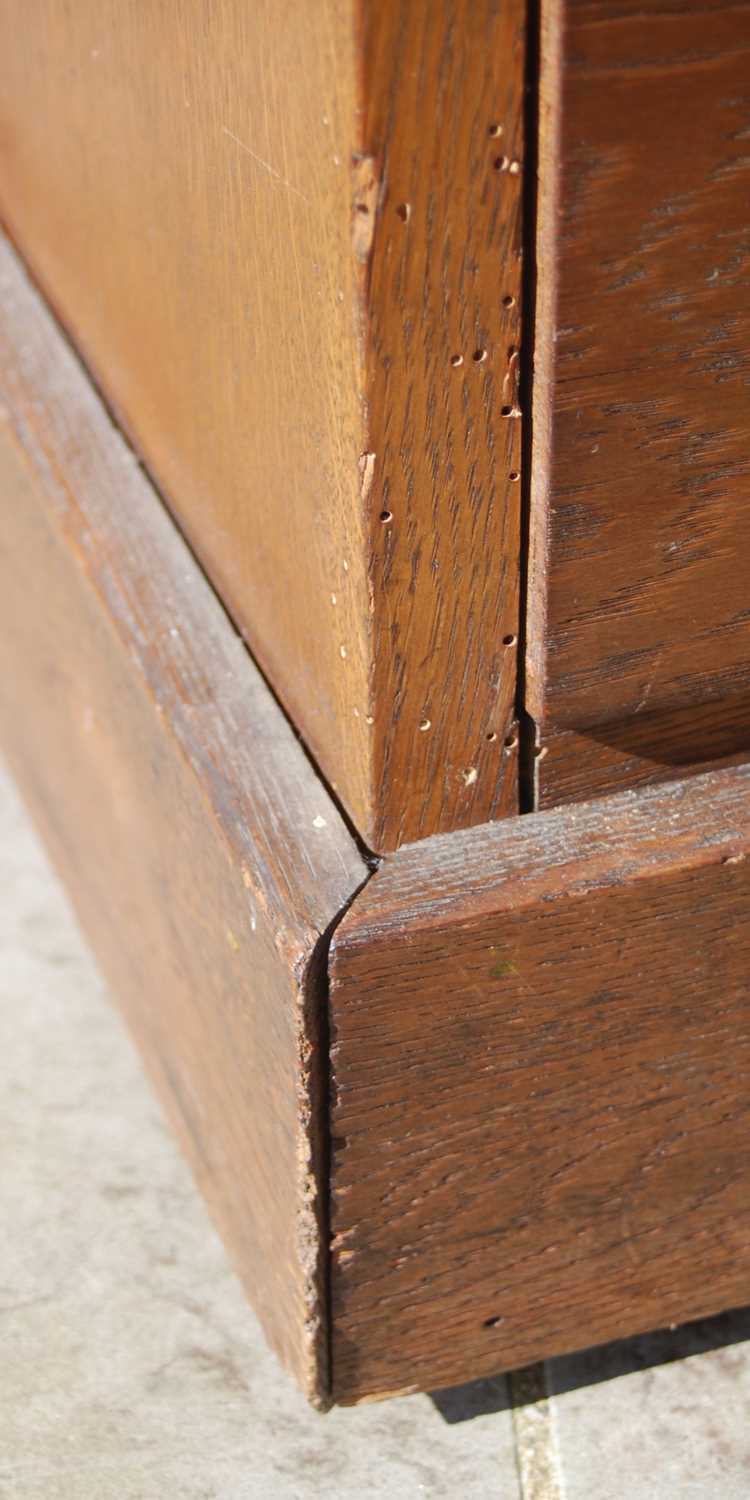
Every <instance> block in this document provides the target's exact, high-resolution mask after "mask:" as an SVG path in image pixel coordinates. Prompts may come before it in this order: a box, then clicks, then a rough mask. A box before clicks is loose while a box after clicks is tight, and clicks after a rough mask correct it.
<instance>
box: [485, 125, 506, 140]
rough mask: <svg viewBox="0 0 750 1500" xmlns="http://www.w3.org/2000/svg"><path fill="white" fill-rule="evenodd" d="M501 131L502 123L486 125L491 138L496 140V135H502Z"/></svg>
mask: <svg viewBox="0 0 750 1500" xmlns="http://www.w3.org/2000/svg"><path fill="white" fill-rule="evenodd" d="M502 133H503V127H502V125H488V127H487V134H488V135H491V136H492V139H493V140H497V137H498V136H499V135H502Z"/></svg>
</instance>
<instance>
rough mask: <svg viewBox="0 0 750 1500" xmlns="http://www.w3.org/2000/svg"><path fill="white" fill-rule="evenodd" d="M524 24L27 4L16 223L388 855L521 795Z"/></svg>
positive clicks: (16, 145)
mask: <svg viewBox="0 0 750 1500" xmlns="http://www.w3.org/2000/svg"><path fill="white" fill-rule="evenodd" d="M21 21H22V24H19V23H20V22H21ZM523 26H524V6H523V3H522V0H477V3H471V4H470V3H469V0H440V3H436V4H429V5H428V4H427V3H426V0H419V3H417V4H414V5H408V6H404V5H402V4H401V3H400V0H384V3H381V4H375V3H374V0H314V3H309V0H292V3H290V4H288V5H286V6H284V7H279V6H277V5H274V4H273V3H272V0H253V3H252V4H246V3H241V0H228V3H226V4H224V5H222V6H221V7H220V8H219V9H217V8H216V7H215V6H212V5H211V4H209V3H208V0H191V3H190V4H188V3H186V0H165V3H162V4H159V5H156V6H153V5H151V6H144V5H142V4H136V3H135V0H126V3H122V0H117V3H115V0H97V3H96V4H94V3H93V0H79V3H77V4H76V5H75V6H64V7H60V6H59V5H56V4H54V3H53V0H29V3H28V4H27V5H25V6H24V9H23V16H22V18H21V17H20V16H19V14H18V12H17V8H16V7H14V6H12V5H9V6H6V7H5V9H4V11H3V13H2V15H1V16H0V47H1V48H2V52H3V69H2V77H1V78H0V207H1V208H2V213H3V215H4V217H5V219H6V221H7V224H8V225H9V226H10V228H11V230H12V233H13V235H14V237H15V239H16V240H17V242H18V243H19V244H20V246H21V247H22V249H23V252H24V254H25V255H26V256H27V257H28V259H29V262H30V264H31V265H32V267H33V269H34V271H35V274H36V275H37V276H38V278H39V280H40V282H41V284H42V286H43V287H44V289H45V291H46V293H47V295H48V296H49V297H50V299H51V301H52V302H53V304H54V306H55V308H56V310H57V311H58V313H59V314H60V316H61V317H62V319H63V320H64V322H65V323H66V325H67V327H68V328H69V330H70V331H71V333H72V335H73V337H74V339H75V341H76V343H77V344H78V345H79V347H80V348H81V350H82V351H83V353H84V355H85V358H86V359H87V361H88V362H89V363H90V365H91V366H92V368H93V369H94V371H95V373H96V375H97V378H98V380H99V381H100V383H101V385H102V387H103V389H104V391H105V392H106V395H107V397H108V399H109V400H110V401H111V402H112V403H113V405H114V408H115V410H116V412H117V414H118V417H119V419H120V420H121V421H122V423H123V425H124V427H125V428H126V429H127V430H128V432H129V434H130V435H131V436H132V439H133V441H134V443H135V445H136V447H137V449H138V450H139V451H140V452H142V453H143V454H144V455H145V457H146V460H147V463H148V465H149V467H150V469H151V470H152V472H153V474H154V475H155V477H156V479H157V481H158V482H159V484H160V485H161V486H162V488H163V491H164V494H165V496H166V498H167V499H168V501H169V503H170V505H171V506H172V507H173V509H174V510H175V512H176V513H177V515H178V517H179V519H180V522H181V524H182V525H184V527H185V530H186V532H187V534H188V535H189V538H190V540H191V542H192V544H193V546H194V547H195V549H196V551H197V553H198V554H199V556H200V557H201V559H202V561H203V562H204V564H205V565H206V567H207V569H208V571H209V573H210V575H211V576H212V577H213V579H214V580H215V581H216V583H217V586H218V588H219V592H220V593H221V596H222V598H223V599H224V600H225V602H226V603H227V605H228V607H229V608H230V610H231V612H232V615H233V617H234V619H235V620H236V621H237V623H238V624H239V626H240V628H241V630H242V632H243V633H244V634H245V636H246V637H247V639H248V641H249V642H250V644H251V647H252V649H253V651H254V653H256V655H257V657H258V659H259V661H260V663H261V664H262V666H263V668H264V670H265V671H266V672H267V674H268V676H269V678H270V679H271V681H272V683H273V685H274V688H275V690H276V691H277V692H278V694H279V695H280V697H281V698H282V700H283V702H284V704H285V706H286V707H287V709H288V711H289V713H290V716H291V717H292V719H293V721H294V722H295V723H296V724H297V725H298V727H299V728H300V730H301V731H302V733H303V735H304V737H305V739H306V741H307V743H308V744H309V745H310V747H311V748H312V750H313V753H314V755H315V757H316V759H317V761H318V763H319V764H320V766H321V767H322V770H323V772H324V774H325V775H326V777H327V778H328V779H329V781H330V782H331V783H332V784H333V786H334V788H335V790H336V791H337V793H338V794H339V796H340V797H341V798H342V800H343V802H344V803H345V804H346V806H347V808H348V809H349V811H350V813H351V815H352V817H353V819H354V821H355V823H356V824H357V826H358V828H359V830H360V832H361V833H362V835H363V837H364V839H365V840H366V841H367V842H368V843H369V844H370V845H371V846H373V847H376V848H378V849H391V848H394V847H396V846H397V845H398V844H399V843H400V842H402V841H403V840H410V839H416V838H419V837H422V836H424V835H427V834H430V833H432V832H435V831H437V830H440V829H446V828H453V827H463V826H466V825H469V824H472V823H481V822H483V821H485V820H486V819H487V818H490V817H496V816H499V815H502V814H503V813H505V812H509V811H515V808H516V756H515V748H514V742H515V733H514V731H513V729H512V724H511V720H512V715H513V704H514V695H515V675H516V654H517V652H516V636H517V634H518V566H519V555H518V552H519V548H518V538H519V494H520V485H519V483H518V482H517V481H516V480H513V479H511V478H510V476H511V474H517V473H518V470H519V466H520V465H519V453H520V436H519V429H520V419H519V415H518V410H517V400H516V383H517V371H518V356H517V354H516V353H514V352H512V351H514V350H516V349H517V348H518V346H519V340H520V292H521V280H520V250H521V243H520V215H519V205H520V199H521V186H522V180H523V173H522V167H523V138H522V98H523V68H524V38H523ZM475 355H476V356H480V355H481V358H475ZM452 360H460V363H455V364H454V363H452ZM504 409H505V411H506V414H505V415H504V414H503V411H504ZM381 517H384V519H381ZM506 741H508V742H509V743H508V744H507V745H506Z"/></svg>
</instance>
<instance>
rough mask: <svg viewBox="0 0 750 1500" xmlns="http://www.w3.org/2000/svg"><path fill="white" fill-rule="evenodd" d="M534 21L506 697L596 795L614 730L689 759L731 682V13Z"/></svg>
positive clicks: (735, 170)
mask: <svg viewBox="0 0 750 1500" xmlns="http://www.w3.org/2000/svg"><path fill="white" fill-rule="evenodd" d="M543 18H544V26H543V36H542V76H541V113H540V120H541V153H540V160H541V166H540V200H539V212H538V238H537V259H538V264H539V275H540V278H541V281H540V289H541V296H540V303H539V306H538V325H537V326H538V337H537V360H536V379H535V388H534V389H535V394H534V413H533V421H534V491H533V497H532V536H531V544H532V545H531V554H532V555H531V563H530V579H531V590H530V615H529V625H528V635H529V656H528V663H527V706H528V708H529V710H530V712H531V714H532V715H533V716H534V717H535V718H536V720H537V723H538V725H539V726H540V728H541V736H542V741H543V742H545V741H546V740H547V737H548V736H554V735H555V734H557V733H560V732H563V731H564V732H565V733H566V734H576V735H579V736H581V735H585V736H590V738H591V740H592V747H593V748H595V754H596V757H597V762H598V764H600V765H601V764H603V760H602V756H603V747H605V746H606V745H609V747H610V750H611V766H610V777H609V785H610V787H611V786H613V785H616V784H617V783H618V781H621V780H622V778H623V776H627V775H628V774H629V773H628V772H627V770H626V768H625V765H624V762H623V757H622V755H621V754H620V745H621V740H622V738H623V735H627V734H629V733H633V734H635V736H636V737H637V738H639V740H640V742H641V744H642V745H643V746H644V748H645V755H646V758H647V759H649V758H650V759H651V760H652V761H653V762H654V763H655V764H656V765H658V764H659V763H660V758H661V757H660V751H661V749H662V746H663V742H664V736H665V732H666V737H667V739H668V740H669V741H670V742H671V745H672V748H674V744H675V742H676V740H677V737H678V734H679V733H682V735H683V736H684V739H683V746H682V750H683V759H684V760H685V761H688V760H691V761H692V762H694V763H698V762H700V761H703V760H706V759H708V758H709V757H710V755H711V754H712V752H713V747H714V745H715V744H716V742H717V741H719V740H721V737H722V731H721V724H722V717H723V704H724V703H725V701H726V700H731V707H730V709H729V712H730V714H732V715H736V707H737V704H738V703H739V702H740V701H742V700H744V701H745V702H746V701H747V694H748V689H749V688H750V600H749V597H748V586H747V569H746V567H744V566H743V562H742V559H743V558H744V557H745V555H746V554H747V552H748V548H749V547H750V445H749V444H748V437H747V434H748V426H749V425H750V363H749V361H748V349H749V348H750V307H749V306H748V299H747V297H746V295H745V288H746V284H747V278H748V272H749V270H750V233H749V231H748V224H747V202H748V194H749V193H750V151H749V150H748V140H750V94H749V93H748V87H747V80H748V69H749V68H750V7H749V6H748V5H747V4H745V3H737V4H734V3H732V4H730V3H728V0H688V3H682V0H680V3H676V0H646V3H645V4H644V3H642V0H638V3H636V0H622V3H619V4H618V5H616V6H612V5H610V4H604V3H603V0H552V3H550V4H549V5H547V6H545V7H544V11H543ZM699 705H700V706H702V709H703V710H705V711H702V714H701V717H700V720H699V721H696V723H695V725H694V726H692V727H691V726H690V720H689V714H688V717H687V719H686V717H685V715H686V713H687V711H689V710H690V708H691V707H695V706H699ZM710 705H713V713H711V712H710V707H709V706H710ZM669 715H674V723H673V725H672V726H671V727H667V728H666V731H665V726H666V720H667V717H668V716H669ZM680 715H682V716H683V717H682V719H680ZM640 719H643V721H644V728H643V729H642V730H640V731H639V730H638V729H637V728H636V722H635V721H636V720H640ZM646 725H650V738H649V736H648V731H647V728H646V727H645V726H646ZM743 743H744V747H745V749H746V750H747V749H750V719H748V718H747V717H746V718H745V722H744V727H743ZM581 745H582V748H583V741H581ZM553 765H554V757H553V755H552V754H550V756H549V758H548V760H547V763H546V765H545V766H544V767H542V768H540V777H541V786H542V796H543V797H545V796H546V798H547V800H550V799H551V798H552V797H553V796H554V795H555V790H554V787H553V785H552V783H551V781H550V780H549V778H550V777H551V775H552V771H553ZM589 774H590V756H589V755H588V754H587V753H582V754H581V756H580V760H579V772H578V776H577V780H576V782H575V784H574V785H573V792H574V794H575V795H581V794H582V793H583V794H584V795H585V793H586V788H587V786H588V784H589V782H588V778H589Z"/></svg>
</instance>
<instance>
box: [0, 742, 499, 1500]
mask: <svg viewBox="0 0 750 1500" xmlns="http://www.w3.org/2000/svg"><path fill="white" fill-rule="evenodd" d="M0 1148H1V1153H2V1171H1V1174H0V1197H1V1199H2V1202H1V1204H0V1330H1V1333H2V1346H1V1348H2V1353H1V1361H0V1497H2V1500H115V1497H116V1500H161V1497H164V1496H175V1497H179V1500H209V1497H210V1500H312V1497H316V1500H317V1497H322V1496H325V1497H326V1500H340V1497H347V1500H350V1497H370V1496H374V1497H388V1500H415V1497H420V1500H421V1497H423V1496H424V1497H434V1500H442V1497H448V1496H450V1497H453V1496H471V1497H476V1500H490V1497H492V1500H518V1486H517V1481H516V1469H515V1462H514V1452H513V1436H512V1426H511V1418H510V1414H509V1411H508V1409H507V1404H506V1387H505V1383H504V1382H503V1381H497V1382H483V1383H482V1384H481V1385H478V1386H476V1387H473V1388H472V1389H471V1390H470V1391H468V1392H457V1393H450V1392H448V1393H445V1394H444V1395H443V1396H441V1397H439V1398H438V1400H437V1403H435V1402H432V1401H431V1400H430V1399H429V1398H427V1397H410V1398H406V1399H402V1400H400V1401H393V1402H390V1403H388V1404H386V1405H377V1406H367V1407H362V1408H359V1409H357V1410H354V1411H337V1412H333V1413H331V1414H330V1415H329V1416H327V1417H320V1416H318V1415H316V1414H315V1413H314V1412H312V1411H310V1410H309V1409H308V1407H307V1406H306V1404H305V1403H304V1401H303V1400H302V1398H301V1397H300V1396H299V1395H298V1394H297V1392H296V1390H295V1388H294V1387H293V1386H292V1385H291V1383H290V1382H289V1381H288V1380H287V1379H286V1377H285V1376H284V1375H283V1374H282V1372H281V1371H280V1370H279V1368H278V1367H277V1365H276V1362H275V1360H274V1359H273V1358H272V1357H271V1355H270V1354H269V1353H268V1352H267V1350H266V1348H265V1346H264V1344H263V1342H262V1339H261V1336H260V1334H259V1331H258V1329H257V1325H256V1324H255V1322H254V1319H253V1317H252V1314H251V1313H250V1312H249V1310H248V1308H247V1305H246V1303H245V1302H244V1299H243V1297H242V1295H241V1293H240V1290H239V1287H238V1284H237V1282H236V1281H235V1279H234V1277H233V1275H232V1274H231V1272H230V1270H229V1269H228V1266H227V1263H226V1260H225V1257H224V1254H223V1251H222V1249H221V1246H220V1245H219V1243H218V1240H217V1238H216V1236H215V1234H214V1232H213V1230H212V1228H211V1226H210V1224H209V1221H208V1219H207V1216H206V1213H205V1211H204V1209H203V1206H202V1203H201V1202H200V1200H199V1198H198V1196H197V1194H196V1192H195V1189H194V1187H193V1184H192V1181H191V1179H190V1177H189V1174H188V1171H187V1168H186V1167H185V1165H184V1164H183V1162H182V1160H181V1158H180V1156H179V1154H178V1152H177V1150H176V1148H175V1146H174V1145H173V1142H172V1140H171V1137H170V1136H169V1135H168V1134H167V1132H166V1129H165V1128H164V1126H163V1124H162V1121H161V1117H160V1114H159V1111H158V1107H157V1105H156V1103H155V1102H154V1100H153V1099H152V1096H151V1094H150V1091H149V1089H148V1086H147V1084H146V1082H145V1079H144V1077H143V1075H142V1073H141V1069H140V1065H139V1063H138V1061H137V1058H136V1056H135V1053H134V1050H133V1048H132V1047H131V1044H130V1042H129V1040H128V1038H127V1036H126V1034H125V1031H124V1028H123V1026H122V1024H121V1022H120V1020H119V1017H118V1016H117V1015H116V1014H115V1012H114V1010H113V1008H112V1007H111V1005H110V1003H109V1002H108V1000H107V997H106V995H105V993H104V991H103V986H102V983H101V981H100V979H99V977H98V975H97V972H96V970H95V968H94V965H93V963H92V960H91V959H90V957H89V955H88V952H87V950H86V948H85V947H84V945H83V942H82V940H81V938H80V936H79V934H78V932H77V930H76V928H75V925H74V923H73V920H72V917H71V914H70V910H69V908H68V906H67V902H66V900H65V898H64V896H63V894H62V891H61V890H60V887H59V886H58V884H57V882H56V880H55V879H54V877H53V876H52V874H51V872H50V871H49V868H48V866H47V864H46V861H45V859H44V856H43V855H42V853H41V850H40V847H39V845H38V843H37V841H36V838H35V837H34V836H33V834H32V832H31V829H30V825H29V823H28V821H27V819H26V817H25V815H24V813H23V812H22V810H21V808H20V805H19V802H18V800H17V797H16V795H15V792H14V790H13V789H12V787H11V784H10V782H9V780H8V779H7V778H5V777H3V776H2V772H1V771H0Z"/></svg>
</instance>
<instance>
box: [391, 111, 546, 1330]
mask: <svg viewBox="0 0 750 1500" xmlns="http://www.w3.org/2000/svg"><path fill="white" fill-rule="evenodd" d="M502 133H503V127H502V125H490V126H488V129H487V134H488V135H489V136H490V137H491V138H492V139H497V138H498V137H499V136H501V135H502ZM492 165H493V168H494V170H495V171H496V172H509V173H510V175H511V176H512V177H516V176H518V174H519V173H520V171H521V163H520V162H519V161H516V160H515V159H513V158H511V157H508V156H496V157H495V159H494V161H493V163H492ZM396 213H397V215H398V217H399V219H400V220H401V222H402V224H408V222H409V219H410V218H411V204H410V203H397V205H396ZM515 301H516V299H515V297H514V296H513V295H512V293H511V292H507V293H506V295H505V296H504V297H503V298H502V305H503V307H506V308H509V307H514V306H515ZM517 354H518V350H517V348H516V347H515V345H513V344H511V346H510V348H509V350H508V357H509V359H512V358H514V357H515V356H516V355H517ZM471 358H472V363H473V364H475V365H481V364H483V363H484V361H485V360H486V358H487V350H486V349H475V350H474V353H473V354H472V356H471ZM450 362H451V365H452V366H453V368H454V370H458V369H460V368H461V366H462V364H463V362H464V357H463V354H452V355H451V361H450ZM500 415H501V416H503V417H510V416H512V415H513V407H512V406H503V407H501V408H500ZM508 478H509V479H510V480H511V481H512V482H513V484H517V483H518V482H519V480H520V478H521V475H520V473H519V472H518V470H517V469H511V472H510V474H509V475H508ZM380 519H381V521H382V522H383V525H384V526H387V525H388V523H389V522H390V521H392V520H393V512H392V511H390V510H381V512H380ZM516 643H517V637H516V636H515V635H504V636H503V645H504V646H506V647H512V646H515V645H516ZM419 728H420V730H421V732H422V733H423V734H425V733H426V732H427V731H428V730H429V729H431V728H432V720H431V719H427V718H425V719H422V721H421V723H420V726H419ZM485 738H486V739H487V740H489V741H494V740H496V739H497V735H496V733H495V731H494V730H490V731H489V733H488V734H487V735H486V736H485ZM504 743H505V747H506V749H508V750H515V748H516V745H517V744H518V737H517V735H515V734H509V735H508V736H507V737H506V739H505V742H504ZM492 1321H495V1320H492Z"/></svg>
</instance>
